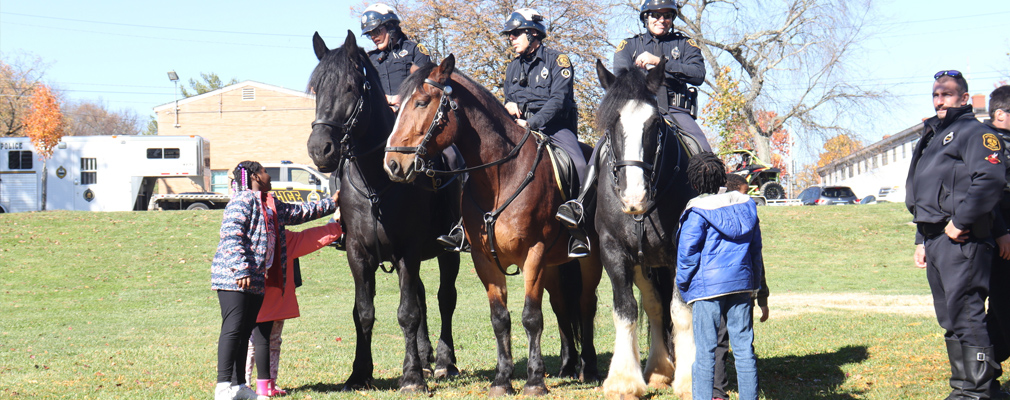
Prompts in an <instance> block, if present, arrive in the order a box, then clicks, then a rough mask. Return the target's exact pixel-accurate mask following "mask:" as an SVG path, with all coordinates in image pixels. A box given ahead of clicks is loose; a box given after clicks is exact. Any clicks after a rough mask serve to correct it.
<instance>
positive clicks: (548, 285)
mask: <svg viewBox="0 0 1010 400" xmlns="http://www.w3.org/2000/svg"><path fill="white" fill-rule="evenodd" d="M454 68H455V57H454V56H452V55H449V57H447V58H446V59H445V60H443V61H442V63H441V64H440V65H439V66H437V67H436V66H428V67H427V68H422V69H420V70H418V71H416V72H414V73H413V74H412V75H411V76H410V77H409V78H407V81H406V82H404V83H403V85H402V86H401V87H400V98H401V99H403V100H402V101H401V104H402V106H401V109H400V113H399V115H398V116H397V121H396V127H395V128H394V129H393V133H392V135H390V137H389V143H388V146H389V147H387V149H386V151H387V153H386V158H385V168H386V171H387V172H388V173H389V176H390V177H391V178H392V179H393V180H394V181H405V182H408V181H412V180H414V179H416V178H418V177H424V176H425V175H426V174H427V173H432V174H435V173H437V172H438V171H432V170H430V169H428V168H427V167H426V165H427V163H428V162H427V159H426V157H425V155H427V154H438V152H440V151H441V150H442V149H444V148H446V147H447V146H449V145H450V144H456V146H457V147H458V148H459V150H460V152H461V153H462V155H463V159H464V161H465V162H466V165H468V166H472V167H470V168H468V169H467V170H469V174H470V175H469V179H468V180H467V183H466V184H465V185H464V188H463V199H462V200H461V205H462V214H463V221H464V227H465V231H466V236H467V238H468V239H469V240H470V243H471V244H472V246H473V251H472V256H473V263H474V267H475V269H476V272H477V275H478V276H479V277H480V280H481V282H483V284H484V288H485V290H486V291H487V296H488V301H489V303H490V308H491V325H492V327H493V328H494V333H495V337H496V341H497V348H498V366H497V371H496V374H495V377H494V380H493V381H492V383H491V388H490V394H491V395H504V394H510V393H514V389H513V388H512V383H511V379H512V373H513V369H514V363H513V360H512V342H511V326H512V325H511V316H510V315H509V310H508V307H507V305H506V302H507V300H508V288H507V282H506V275H507V273H506V270H507V269H508V267H510V266H511V265H513V264H514V265H516V266H518V268H519V272H521V273H522V277H523V285H524V297H525V299H524V300H525V303H524V307H523V315H522V322H523V327H525V328H526V334H527V338H528V340H529V359H528V368H527V381H526V384H525V386H524V388H523V392H524V393H525V394H529V395H539V394H545V393H547V386H546V385H545V383H544V374H545V371H544V369H545V368H544V360H543V357H542V355H541V347H540V338H541V335H542V333H543V328H544V321H543V310H542V305H543V294H544V293H543V292H544V290H545V289H546V290H547V292H548V293H549V294H550V301H551V306H552V307H553V309H554V311H555V315H556V316H557V318H558V325H559V327H560V331H561V332H560V334H561V339H562V340H561V343H562V349H561V359H562V360H561V361H562V366H561V374H560V375H561V376H576V375H581V377H582V378H583V379H585V380H587V381H589V380H597V379H598V370H597V366H596V349H595V347H594V346H593V317H594V316H595V314H596V300H597V299H596V287H597V285H598V284H599V281H600V278H601V275H602V273H603V271H602V267H601V266H600V264H599V254H598V253H597V252H595V251H594V252H593V254H591V255H590V257H588V258H584V259H581V260H580V261H579V262H573V261H571V260H570V259H569V258H568V249H567V243H568V239H569V236H568V232H567V230H566V229H564V228H563V227H562V226H561V225H560V223H558V222H557V221H556V220H555V219H554V213H555V211H556V210H557V207H558V205H560V204H561V202H562V200H563V199H562V195H561V193H560V190H559V189H558V187H557V185H556V183H555V179H554V171H553V169H552V168H551V164H550V161H547V157H546V156H544V153H545V152H546V149H544V148H543V146H542V145H543V144H544V143H545V141H546V140H549V138H541V137H540V136H537V135H536V134H531V132H529V131H528V130H526V129H523V128H521V127H520V126H519V125H517V124H516V123H515V121H514V120H513V119H512V117H511V116H509V114H508V112H506V111H505V107H504V106H503V105H502V104H501V103H500V102H499V101H498V100H497V99H496V98H495V97H494V96H493V95H492V94H491V93H490V92H489V91H487V89H484V88H483V87H482V86H480V85H479V84H477V83H476V82H474V81H473V80H471V79H470V78H469V77H466V76H465V75H463V74H461V73H459V72H454ZM541 161H542V162H541ZM592 239H593V240H595V237H594V238H592ZM594 249H598V247H595V246H594ZM517 273H518V272H517ZM576 342H580V343H581V345H582V349H581V350H582V354H581V359H580V358H579V354H578V350H577V347H576ZM580 361H581V365H579V364H580ZM580 368H581V371H579V370H578V369H580Z"/></svg>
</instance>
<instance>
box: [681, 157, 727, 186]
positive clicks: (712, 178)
mask: <svg viewBox="0 0 1010 400" xmlns="http://www.w3.org/2000/svg"><path fill="white" fill-rule="evenodd" d="M687 180H688V182H690V183H691V187H693V188H694V190H697V191H698V193H699V194H716V193H719V188H721V187H724V186H725V185H726V165H725V164H723V163H722V160H720V159H719V157H718V156H716V155H715V153H712V152H711V151H705V152H701V153H698V154H696V155H695V156H694V157H691V160H690V161H688V162H687Z"/></svg>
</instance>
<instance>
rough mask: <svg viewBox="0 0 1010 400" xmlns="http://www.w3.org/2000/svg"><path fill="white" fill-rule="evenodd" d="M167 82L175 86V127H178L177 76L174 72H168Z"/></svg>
mask: <svg viewBox="0 0 1010 400" xmlns="http://www.w3.org/2000/svg"><path fill="white" fill-rule="evenodd" d="M168 80H170V81H172V83H174V84H175V127H176V128H178V127H179V75H178V74H176V73H175V71H174V70H172V71H168Z"/></svg>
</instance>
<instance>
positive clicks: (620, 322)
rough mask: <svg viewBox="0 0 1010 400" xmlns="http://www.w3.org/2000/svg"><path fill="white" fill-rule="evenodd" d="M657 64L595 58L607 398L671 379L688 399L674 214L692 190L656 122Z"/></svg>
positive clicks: (687, 338)
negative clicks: (645, 336) (644, 346)
mask: <svg viewBox="0 0 1010 400" xmlns="http://www.w3.org/2000/svg"><path fill="white" fill-rule="evenodd" d="M665 63H666V60H665V59H664V60H662V61H661V62H660V63H659V65H657V66H656V68H653V69H652V70H651V71H650V72H649V73H648V74H645V73H643V72H642V70H640V69H638V68H631V69H629V70H627V71H624V72H620V75H619V76H617V77H615V76H614V75H613V74H612V73H610V71H608V70H607V69H606V67H604V66H603V64H602V63H601V62H600V61H599V60H597V61H596V71H597V74H598V75H599V79H600V84H601V85H602V86H603V88H604V89H605V90H606V94H605V95H604V97H603V100H602V102H601V104H600V107H599V108H598V109H597V115H596V126H597V129H598V132H604V135H605V137H604V140H603V141H602V142H601V144H600V145H599V146H602V147H601V148H599V149H598V151H599V153H598V155H597V158H596V163H597V167H598V170H599V171H600V172H599V186H598V187H597V192H596V193H597V195H596V196H597V199H596V201H597V205H596V215H595V221H596V227H597V231H598V234H599V238H600V246H601V247H602V248H604V249H606V251H604V252H603V253H602V254H601V258H602V260H603V265H604V267H605V268H606V269H607V274H609V276H610V281H611V284H612V285H613V289H614V324H615V325H616V326H615V328H616V329H615V331H616V332H615V336H616V338H615V340H614V356H613V358H612V359H611V361H610V373H609V376H608V377H607V379H606V381H604V383H603V390H604V392H605V393H606V394H607V395H608V397H619V398H624V397H635V398H637V397H641V396H642V395H644V394H645V391H646V382H648V385H649V386H652V387H656V388H665V387H668V386H670V385H671V383H672V386H673V390H674V394H675V395H677V396H680V397H686V398H689V397H690V396H691V364H693V363H694V358H695V357H694V351H695V350H694V335H693V333H692V324H691V309H690V308H689V307H688V305H687V304H685V303H684V301H683V300H681V297H680V291H679V290H678V289H677V287H676V285H675V280H674V278H675V277H676V272H675V271H676V270H675V268H676V266H677V227H678V223H679V218H680V215H681V213H682V212H683V211H684V207H685V206H686V205H687V202H688V200H690V199H691V198H692V197H694V196H695V195H696V193H695V191H694V190H693V189H691V186H690V184H689V183H688V181H687V174H686V170H687V162H688V155H687V153H686V151H685V150H684V148H683V147H682V145H681V141H680V139H679V137H678V136H679V135H680V133H679V132H678V131H677V130H676V128H675V127H670V126H668V125H667V124H666V122H665V121H664V120H663V117H662V115H660V113H659V109H658V108H657V106H656V92H657V90H658V89H659V88H660V87H661V85H662V83H663V74H664V66H665ZM632 284H634V285H636V286H638V289H639V291H640V292H641V298H642V303H643V304H642V305H643V309H644V310H645V313H646V315H647V316H648V318H649V333H650V336H651V343H652V345H651V349H650V350H649V359H648V362H647V363H646V366H645V371H644V374H643V371H642V366H641V359H640V356H639V353H638V339H637V338H638V335H637V321H638V305H637V303H636V301H635V296H634V289H633V288H632ZM671 328H672V331H671ZM671 356H673V357H672V358H671ZM674 361H675V362H676V368H675V367H674Z"/></svg>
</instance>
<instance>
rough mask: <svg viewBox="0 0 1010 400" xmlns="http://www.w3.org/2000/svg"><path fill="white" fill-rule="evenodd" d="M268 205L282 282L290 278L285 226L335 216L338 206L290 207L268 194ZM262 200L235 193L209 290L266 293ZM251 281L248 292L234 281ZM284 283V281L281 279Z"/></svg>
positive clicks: (226, 213)
mask: <svg viewBox="0 0 1010 400" xmlns="http://www.w3.org/2000/svg"><path fill="white" fill-rule="evenodd" d="M266 203H267V204H266V205H267V207H270V208H272V209H274V210H275V215H276V218H277V230H276V232H277V243H276V245H275V247H274V257H275V260H276V263H275V264H274V266H275V268H280V271H271V273H277V272H280V273H281V279H287V276H286V275H287V264H288V263H287V244H286V243H285V237H284V226H285V225H298V224H301V223H304V222H308V221H311V220H314V219H318V218H322V217H324V216H327V215H330V214H333V212H334V211H336V208H337V205H336V204H335V203H334V202H333V199H332V198H325V199H323V200H320V201H314V202H308V203H301V204H297V203H296V204H289V203H284V202H281V201H276V200H275V199H274V196H273V194H269V193H268V194H267V198H266ZM262 207H263V201H262V200H261V198H260V192H254V191H251V190H243V191H240V192H237V193H235V195H234V196H232V198H231V201H229V202H228V206H227V207H225V209H224V219H223V221H222V222H221V242H220V243H219V244H218V246H217V253H216V254H214V261H213V262H212V263H211V266H210V271H211V275H210V288H211V289H213V290H231V291H236V292H247V293H252V294H259V295H262V294H263V287H264V282H265V279H266V272H267V267H268V265H267V263H268V262H271V261H274V260H265V259H264V258H265V257H266V252H267V224H268V223H269V221H267V220H266V217H265V216H264V215H263V211H262ZM247 276H248V277H250V278H252V280H251V282H250V287H249V289H246V290H242V289H240V288H239V287H238V285H237V284H236V283H235V281H236V280H237V279H239V278H244V277H247ZM282 282H283V280H282Z"/></svg>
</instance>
